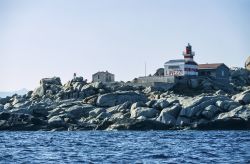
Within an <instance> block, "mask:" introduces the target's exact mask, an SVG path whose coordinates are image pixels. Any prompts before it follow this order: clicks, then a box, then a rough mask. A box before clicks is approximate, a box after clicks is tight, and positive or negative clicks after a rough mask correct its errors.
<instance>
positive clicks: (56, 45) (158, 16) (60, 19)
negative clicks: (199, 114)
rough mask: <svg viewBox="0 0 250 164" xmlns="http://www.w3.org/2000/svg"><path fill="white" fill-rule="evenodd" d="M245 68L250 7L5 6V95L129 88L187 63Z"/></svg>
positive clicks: (212, 0) (0, 72) (221, 0)
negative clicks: (57, 80) (99, 75)
mask: <svg viewBox="0 0 250 164" xmlns="http://www.w3.org/2000/svg"><path fill="white" fill-rule="evenodd" d="M188 42H190V43H191V45H192V46H193V50H194V51H195V52H196V56H195V60H196V62H198V63H213V62H224V63H225V64H227V65H228V66H230V67H231V66H244V61H245V59H246V58H247V57H248V56H249V55H250V0H0V61H1V65H0V90H1V91H8V90H16V89H20V88H27V89H34V88H35V87H36V86H38V84H39V80H40V79H41V78H43V77H52V76H59V77H61V79H62V81H63V82H65V81H67V80H70V79H71V78H72V76H73V73H74V72H76V73H77V75H81V76H83V77H84V78H87V79H88V80H89V81H90V80H91V75H92V74H93V73H95V72H97V71H106V70H108V71H110V72H112V73H114V74H115V78H116V80H123V81H128V80H132V79H133V78H134V77H138V76H142V75H144V63H145V62H146V63H147V72H148V73H151V74H153V73H154V72H155V70H156V69H157V68H159V67H163V64H164V62H165V61H167V60H170V59H178V58H182V56H181V53H182V51H183V50H184V47H185V46H186V44H187V43H188Z"/></svg>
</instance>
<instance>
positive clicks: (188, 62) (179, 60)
mask: <svg viewBox="0 0 250 164" xmlns="http://www.w3.org/2000/svg"><path fill="white" fill-rule="evenodd" d="M174 63H185V64H190V65H198V64H197V63H196V62H195V61H187V62H186V61H185V60H184V59H177V60H169V61H167V62H166V63H165V64H174Z"/></svg>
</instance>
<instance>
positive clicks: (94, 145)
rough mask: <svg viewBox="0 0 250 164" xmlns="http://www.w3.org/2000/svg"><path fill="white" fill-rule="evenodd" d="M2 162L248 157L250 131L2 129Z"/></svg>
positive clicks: (187, 160) (177, 160)
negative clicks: (33, 130) (38, 130)
mask: <svg viewBox="0 0 250 164" xmlns="http://www.w3.org/2000/svg"><path fill="white" fill-rule="evenodd" d="M0 163H250V131H146V132H139V131H119V132H116V131H81V132H79V131H78V132H76V131H73V132H0Z"/></svg>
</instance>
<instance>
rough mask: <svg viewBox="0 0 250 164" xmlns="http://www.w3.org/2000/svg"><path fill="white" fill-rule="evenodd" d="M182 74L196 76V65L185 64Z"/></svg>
mask: <svg viewBox="0 0 250 164" xmlns="http://www.w3.org/2000/svg"><path fill="white" fill-rule="evenodd" d="M184 74H185V75H187V76H198V65H189V64H185V67H184Z"/></svg>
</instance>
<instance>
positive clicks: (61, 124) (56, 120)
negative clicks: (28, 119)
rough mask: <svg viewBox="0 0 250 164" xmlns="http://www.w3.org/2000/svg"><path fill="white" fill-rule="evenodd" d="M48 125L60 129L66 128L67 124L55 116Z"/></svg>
mask: <svg viewBox="0 0 250 164" xmlns="http://www.w3.org/2000/svg"><path fill="white" fill-rule="evenodd" d="M48 124H49V126H50V127H53V128H58V127H65V125H66V123H65V122H64V120H63V118H61V117H60V116H53V117H51V118H50V119H49V120H48Z"/></svg>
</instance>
